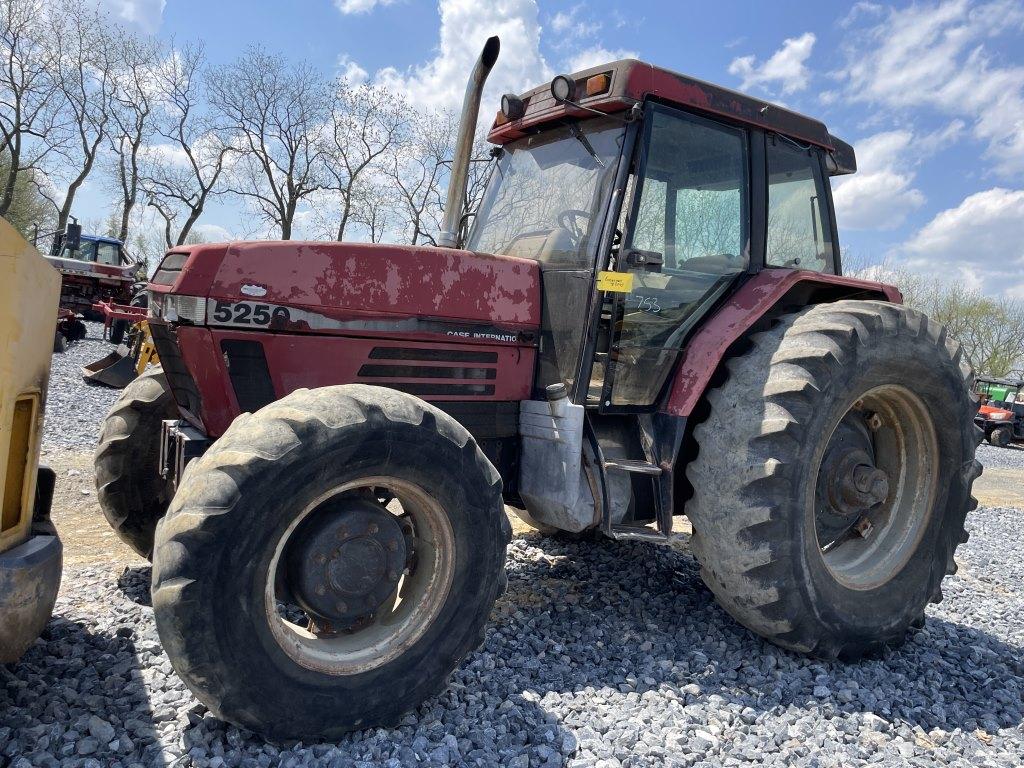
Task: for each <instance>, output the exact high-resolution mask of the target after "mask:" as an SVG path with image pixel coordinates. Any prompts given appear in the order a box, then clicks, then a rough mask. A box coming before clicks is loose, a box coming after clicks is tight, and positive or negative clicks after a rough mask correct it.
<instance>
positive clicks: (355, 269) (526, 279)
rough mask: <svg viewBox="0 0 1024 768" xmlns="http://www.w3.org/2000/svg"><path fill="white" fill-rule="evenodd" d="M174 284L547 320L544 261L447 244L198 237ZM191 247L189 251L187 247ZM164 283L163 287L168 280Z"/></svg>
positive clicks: (339, 306) (521, 322)
mask: <svg viewBox="0 0 1024 768" xmlns="http://www.w3.org/2000/svg"><path fill="white" fill-rule="evenodd" d="M182 250H184V251H188V252H191V253H192V254H193V255H194V258H192V259H190V260H189V261H188V263H187V264H186V266H185V268H184V269H183V270H182V272H181V276H180V277H179V278H178V280H177V281H176V282H175V284H174V286H173V288H172V289H171V290H172V291H173V292H174V293H182V294H187V295H193V296H205V297H209V298H213V299H220V300H222V301H250V300H252V297H250V296H247V295H245V294H244V293H242V291H241V288H242V286H243V285H251V284H257V285H261V286H266V287H267V294H266V295H265V296H262V297H260V298H259V301H263V302H266V303H268V304H285V305H288V306H294V307H297V308H301V309H307V310H310V311H315V312H320V313H323V314H325V315H327V316H331V317H351V316H361V317H367V316H374V317H395V316H400V317H438V318H447V319H450V320H452V321H467V322H477V323H490V324H494V325H500V326H503V327H509V328H516V329H536V328H537V327H538V326H539V325H540V272H539V269H538V267H537V264H536V262H534V261H530V260H528V259H518V258H514V257H511V256H492V255H489V254H482V253H473V252H470V251H457V250H450V249H441V248H430V247H414V246H393V245H370V244H361V243H310V242H295V241H290V242H280V241H278V242H251V243H230V244H227V245H218V246H208V245H207V246H194V247H193V248H191V249H182ZM179 252H181V251H179ZM157 290H160V289H159V288H158V289H157Z"/></svg>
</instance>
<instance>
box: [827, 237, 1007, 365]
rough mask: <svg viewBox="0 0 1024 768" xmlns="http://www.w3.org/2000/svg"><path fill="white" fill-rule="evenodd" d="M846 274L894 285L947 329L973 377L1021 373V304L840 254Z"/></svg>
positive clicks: (957, 283) (911, 303)
mask: <svg viewBox="0 0 1024 768" xmlns="http://www.w3.org/2000/svg"><path fill="white" fill-rule="evenodd" d="M843 258H844V267H847V269H846V272H847V274H851V275H854V276H857V277H862V278H865V279H868V280H879V281H881V282H884V283H889V284H891V285H895V286H896V287H897V288H899V290H900V292H901V293H902V294H903V301H904V303H905V304H906V305H907V306H910V307H913V308H914V309H919V310H921V311H922V312H924V313H925V314H926V315H928V316H929V317H930V318H931V319H932V320H933V321H935V322H937V323H941V324H942V325H944V326H945V327H946V330H947V332H948V333H949V335H950V336H952V337H953V338H954V339H956V340H957V341H959V342H960V344H962V345H963V349H964V354H965V355H966V356H967V359H968V360H969V361H970V363H971V366H972V367H973V368H974V370H975V372H976V373H979V374H984V375H987V376H1008V375H1015V376H1021V375H1024V302H1022V301H1020V300H1019V299H1010V298H1006V297H1002V298H997V297H991V296H985V295H984V294H982V293H980V292H979V291H977V290H975V289H973V288H969V287H967V286H966V285H965V284H964V283H963V282H961V281H956V280H946V279H943V278H941V277H936V276H931V275H926V274H922V273H920V272H916V271H912V270H909V269H906V268H904V267H900V266H895V265H893V264H891V263H884V262H883V263H881V264H874V265H869V264H868V263H867V259H865V258H864V257H859V256H857V255H855V254H854V255H850V254H846V253H844V254H843Z"/></svg>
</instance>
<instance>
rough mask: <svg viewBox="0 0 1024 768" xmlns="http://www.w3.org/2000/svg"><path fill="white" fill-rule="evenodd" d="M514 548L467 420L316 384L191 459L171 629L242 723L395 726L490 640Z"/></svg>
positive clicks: (237, 424) (191, 665) (176, 649)
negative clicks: (394, 556)
mask: <svg viewBox="0 0 1024 768" xmlns="http://www.w3.org/2000/svg"><path fill="white" fill-rule="evenodd" d="M396 505H397V506H396ZM399 512H401V515H399V514H398V513H399ZM396 520H397V521H398V524H400V525H401V527H402V530H403V532H404V536H405V539H404V541H405V544H404V545H403V544H402V543H401V541H402V540H401V539H397V540H396V539H394V538H389V537H392V536H393V534H392V533H389V531H392V529H393V528H394V526H395V524H396V522H395V521H396ZM368 521H373V523H372V525H370V524H369V522H368ZM353 531H355V533H353ZM381 537H383V538H381ZM510 537H511V527H510V525H509V522H508V519H507V518H506V516H505V514H504V511H503V506H502V497H501V479H500V477H499V476H498V473H497V472H496V471H495V469H494V467H493V466H492V465H491V463H490V462H489V461H488V460H487V458H486V457H485V456H484V455H483V453H482V452H481V451H480V449H479V448H478V447H477V445H476V442H475V441H474V440H473V438H472V437H471V436H470V435H469V433H468V432H467V431H466V430H465V429H464V428H463V427H462V426H461V425H460V424H458V422H456V421H455V420H454V419H452V418H451V417H450V416H448V415H447V414H445V413H444V412H442V411H440V410H439V409H437V408H435V407H433V406H432V405H429V404H428V403H425V402H423V401H422V400H419V399H417V398H415V397H412V396H411V395H407V394H404V393H401V392H397V391H394V390H389V389H384V388H381V387H369V386H363V385H342V386H333V387H324V388H322V389H315V390H298V391H296V392H293V393H292V394H290V395H288V396H286V397H285V398H283V399H281V400H279V401H277V402H275V403H272V404H270V405H268V406H266V407H265V408H263V409H261V410H259V411H257V412H256V413H254V414H252V415H248V414H243V415H242V416H239V417H238V418H237V419H236V420H235V421H234V423H233V424H232V425H231V426H230V428H229V429H228V430H227V431H226V432H225V434H224V435H223V436H222V437H221V438H220V439H219V440H217V441H216V442H215V443H214V444H213V445H212V446H211V447H210V449H209V450H208V451H207V452H206V453H205V454H204V455H203V456H202V457H201V458H199V459H197V460H195V461H193V462H192V463H190V464H189V465H188V467H187V469H186V471H185V473H184V477H183V478H182V482H181V485H180V487H179V489H178V492H177V493H176V494H175V497H174V500H173V501H172V503H171V507H170V509H169V511H168V513H167V515H166V517H164V518H163V519H162V520H161V521H160V524H159V525H158V527H157V535H156V550H155V554H154V559H153V607H154V611H155V614H156V623H157V629H158V631H159V633H160V638H161V640H162V641H163V645H164V648H165V649H166V651H167V654H168V656H169V657H170V659H171V663H172V664H173V666H174V668H175V670H176V671H177V673H178V674H179V676H180V677H181V678H182V679H183V680H184V681H185V683H186V684H187V685H188V687H189V688H190V689H191V690H192V691H193V693H194V694H195V695H196V697H197V698H199V700H200V701H202V702H203V703H204V704H206V705H207V706H208V707H209V708H210V710H211V711H212V712H213V713H214V714H215V715H217V716H218V717H220V718H222V719H224V720H227V721H230V722H233V723H236V724H237V725H240V726H244V727H246V728H249V729H252V730H255V731H258V732H260V733H262V734H263V735H265V736H267V737H269V738H305V737H327V738H334V737H337V736H338V735H339V734H341V733H343V732H345V731H349V730H352V729H356V728H367V727H372V726H385V725H393V724H395V723H396V722H398V720H399V719H400V718H401V716H402V715H403V714H404V713H405V712H407V711H408V710H409V709H411V708H413V707H415V706H417V705H418V704H419V703H420V702H422V701H423V700H424V699H426V698H428V697H429V696H432V695H434V694H436V693H438V692H439V691H440V690H441V689H442V688H443V687H444V685H445V682H446V680H447V678H448V676H449V675H450V673H451V672H452V670H453V669H454V668H455V667H456V666H457V665H458V664H459V662H460V661H461V660H462V659H463V658H464V657H465V656H466V654H468V653H469V652H470V651H472V650H473V649H474V648H476V647H477V646H478V645H479V644H480V643H481V642H482V641H483V633H484V626H485V623H486V621H487V617H488V615H489V613H490V610H491V606H492V605H493V603H494V600H495V599H496V598H497V596H498V595H499V594H500V592H501V591H502V590H503V589H504V586H505V571H504V567H505V548H506V545H507V543H508V541H509V539H510ZM378 539H379V541H378ZM321 542H322V543H323V548H322V547H321ZM375 542H376V543H375ZM377 543H380V544H382V546H380V547H378V546H377ZM403 547H405V548H407V549H403ZM396 548H397V549H398V550H401V551H405V552H407V557H402V558H401V560H402V562H403V563H404V566H401V565H399V566H397V567H396V566H394V565H393V564H390V561H388V560H387V558H388V557H390V556H391V555H390V554H388V553H389V552H390V553H393V552H395V551H396ZM357 556H358V557H357ZM358 558H362V560H361V563H362V564H361V565H360V566H359V567H358V568H357V567H355V565H354V563H355V562H356V560H357V559H358ZM403 568H404V570H403ZM399 572H401V575H399ZM396 579H397V581H396ZM389 583H390V584H397V586H388V584H389ZM309 585H312V591H310V590H309ZM325 601H326V602H325ZM296 606H298V608H297V607H296ZM311 606H312V607H311ZM361 606H370V607H369V608H366V607H361ZM299 609H301V610H299ZM328 614H330V615H328ZM357 614H359V615H357ZM307 622H308V623H307Z"/></svg>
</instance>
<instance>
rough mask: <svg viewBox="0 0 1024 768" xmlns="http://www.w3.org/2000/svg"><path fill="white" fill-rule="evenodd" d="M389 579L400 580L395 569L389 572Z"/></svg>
mask: <svg viewBox="0 0 1024 768" xmlns="http://www.w3.org/2000/svg"><path fill="white" fill-rule="evenodd" d="M388 581H398V574H397V573H395V572H394V571H391V573H389V574H388Z"/></svg>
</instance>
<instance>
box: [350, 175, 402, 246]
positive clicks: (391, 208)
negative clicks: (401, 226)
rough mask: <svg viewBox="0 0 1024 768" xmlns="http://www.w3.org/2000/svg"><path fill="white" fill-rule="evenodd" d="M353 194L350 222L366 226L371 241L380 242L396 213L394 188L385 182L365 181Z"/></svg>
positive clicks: (385, 235)
mask: <svg viewBox="0 0 1024 768" xmlns="http://www.w3.org/2000/svg"><path fill="white" fill-rule="evenodd" d="M354 194H355V195H356V196H357V199H356V200H354V201H353V206H352V222H354V223H356V224H361V225H362V226H363V227H365V228H366V231H367V234H368V235H369V238H370V242H371V243H379V242H382V241H383V240H384V238H385V237H387V234H388V231H389V229H390V228H391V226H392V225H393V224H394V221H395V218H396V215H397V209H396V206H395V193H394V189H393V188H392V187H391V185H390V184H387V183H376V182H365V183H363V184H360V185H359V187H358V189H357V190H356V191H355V192H354Z"/></svg>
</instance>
